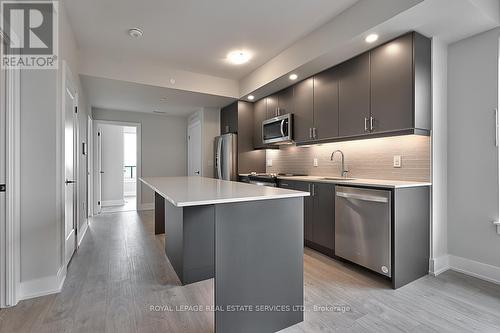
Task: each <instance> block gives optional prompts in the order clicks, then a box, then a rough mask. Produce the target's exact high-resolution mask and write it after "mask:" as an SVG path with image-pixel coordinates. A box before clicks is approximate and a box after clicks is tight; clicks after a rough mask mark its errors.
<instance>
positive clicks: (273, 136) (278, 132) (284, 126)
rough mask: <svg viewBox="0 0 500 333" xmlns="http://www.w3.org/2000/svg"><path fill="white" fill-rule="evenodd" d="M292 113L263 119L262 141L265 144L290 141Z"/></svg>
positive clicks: (291, 137)
mask: <svg viewBox="0 0 500 333" xmlns="http://www.w3.org/2000/svg"><path fill="white" fill-rule="evenodd" d="M292 129H293V115H292V114H291V113H288V114H285V115H282V116H278V117H274V118H271V119H267V120H264V121H263V122H262V141H263V142H264V143H266V144H286V143H291V142H292V139H293V136H292V134H293V133H292Z"/></svg>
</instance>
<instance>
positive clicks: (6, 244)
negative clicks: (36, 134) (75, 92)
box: [0, 32, 21, 307]
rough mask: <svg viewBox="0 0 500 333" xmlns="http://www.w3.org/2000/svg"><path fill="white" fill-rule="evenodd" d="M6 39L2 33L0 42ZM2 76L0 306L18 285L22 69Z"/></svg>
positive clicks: (13, 297) (15, 295)
mask: <svg viewBox="0 0 500 333" xmlns="http://www.w3.org/2000/svg"><path fill="white" fill-rule="evenodd" d="M8 40H9V36H7V34H6V33H5V32H2V34H1V36H0V42H2V43H6V42H8ZM4 73H5V84H6V91H5V92H6V96H5V113H6V114H5V122H6V124H5V125H6V147H5V148H6V149H5V154H6V156H5V157H6V170H5V173H6V174H5V176H6V182H5V183H6V192H5V194H6V195H5V197H6V198H5V201H6V202H5V206H6V211H5V228H3V226H2V228H0V249H1V251H0V253H1V258H0V283H1V286H2V287H1V289H0V307H11V306H15V305H16V304H17V303H18V301H19V286H20V282H21V280H20V279H21V273H20V272H21V269H20V266H21V265H20V263H21V256H20V254H21V236H20V235H21V231H20V226H21V175H20V170H21V70H19V69H7V70H4Z"/></svg>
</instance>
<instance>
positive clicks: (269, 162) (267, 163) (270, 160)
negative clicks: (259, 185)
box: [266, 158, 273, 167]
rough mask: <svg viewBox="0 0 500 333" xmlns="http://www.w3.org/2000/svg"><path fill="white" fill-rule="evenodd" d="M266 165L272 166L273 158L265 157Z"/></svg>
mask: <svg viewBox="0 0 500 333" xmlns="http://www.w3.org/2000/svg"><path fill="white" fill-rule="evenodd" d="M266 166H268V167H272V166H273V160H272V159H271V158H268V159H267V162H266Z"/></svg>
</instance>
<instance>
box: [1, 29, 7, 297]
mask: <svg viewBox="0 0 500 333" xmlns="http://www.w3.org/2000/svg"><path fill="white" fill-rule="evenodd" d="M0 42H1V38H0ZM5 80H6V77H5V70H0V236H1V237H2V241H1V242H0V243H3V240H4V239H5V238H4V237H5V231H6V230H5V228H6V213H7V206H6V198H5V194H6V193H5V188H2V186H5V183H6V182H7V177H6V176H7V175H6V170H7V163H6V162H7V155H6V148H7V136H6V135H7V133H6V132H7V122H6V114H7V91H6V86H7V82H6V81H5ZM0 255H1V256H2V258H0V273H2V276H1V277H0V281H1V282H2V285H1V286H0V300H1V303H3V302H4V297H5V288H4V281H5V275H4V272H5V265H4V263H5V262H4V261H3V260H4V258H3V256H4V252H3V248H2V250H0Z"/></svg>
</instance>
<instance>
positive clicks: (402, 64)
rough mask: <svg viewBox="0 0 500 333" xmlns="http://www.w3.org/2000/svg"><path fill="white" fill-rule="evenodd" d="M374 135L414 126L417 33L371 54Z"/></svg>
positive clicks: (401, 38) (377, 49)
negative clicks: (414, 52)
mask: <svg viewBox="0 0 500 333" xmlns="http://www.w3.org/2000/svg"><path fill="white" fill-rule="evenodd" d="M370 70H371V116H372V117H373V128H372V129H371V130H372V131H373V132H378V131H391V130H398V129H405V128H412V127H414V126H413V34H408V35H405V36H403V37H400V38H398V39H396V40H394V41H392V42H390V43H388V44H385V45H382V46H380V47H378V48H376V49H374V50H373V51H371V53H370Z"/></svg>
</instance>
